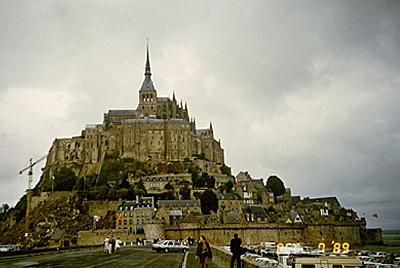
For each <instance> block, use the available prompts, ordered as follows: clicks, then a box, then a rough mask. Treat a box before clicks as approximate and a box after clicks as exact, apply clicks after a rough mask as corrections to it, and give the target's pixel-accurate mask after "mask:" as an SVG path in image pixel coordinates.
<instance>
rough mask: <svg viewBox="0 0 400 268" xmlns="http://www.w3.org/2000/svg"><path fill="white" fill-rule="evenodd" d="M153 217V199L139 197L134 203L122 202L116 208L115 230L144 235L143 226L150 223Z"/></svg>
mask: <svg viewBox="0 0 400 268" xmlns="http://www.w3.org/2000/svg"><path fill="white" fill-rule="evenodd" d="M154 216H155V208H154V198H153V197H141V198H140V199H139V197H138V196H137V199H136V201H123V202H122V203H121V204H120V205H119V206H118V211H117V217H116V218H117V223H116V228H117V229H122V230H127V231H128V233H135V234H144V233H145V232H146V230H145V226H146V224H148V223H152V222H153V220H154Z"/></svg>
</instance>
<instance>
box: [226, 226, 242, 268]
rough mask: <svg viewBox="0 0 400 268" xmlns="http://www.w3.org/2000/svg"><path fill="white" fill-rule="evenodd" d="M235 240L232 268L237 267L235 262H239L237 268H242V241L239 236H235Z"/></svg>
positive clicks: (233, 241) (232, 244)
mask: <svg viewBox="0 0 400 268" xmlns="http://www.w3.org/2000/svg"><path fill="white" fill-rule="evenodd" d="M233 237H234V238H233V239H232V240H231V244H230V249H231V252H232V258H231V265H230V266H229V267H230V268H233V266H234V265H235V260H236V261H237V268H240V255H242V247H241V245H242V240H241V239H240V238H239V236H238V234H234V235H233Z"/></svg>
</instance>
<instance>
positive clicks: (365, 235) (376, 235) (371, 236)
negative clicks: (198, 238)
mask: <svg viewBox="0 0 400 268" xmlns="http://www.w3.org/2000/svg"><path fill="white" fill-rule="evenodd" d="M361 238H362V241H363V243H364V244H371V245H382V244H383V238H382V229H378V228H374V229H361Z"/></svg>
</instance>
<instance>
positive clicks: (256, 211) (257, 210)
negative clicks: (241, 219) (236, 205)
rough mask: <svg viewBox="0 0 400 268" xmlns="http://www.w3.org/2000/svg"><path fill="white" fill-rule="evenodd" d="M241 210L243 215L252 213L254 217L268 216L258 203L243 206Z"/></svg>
mask: <svg viewBox="0 0 400 268" xmlns="http://www.w3.org/2000/svg"><path fill="white" fill-rule="evenodd" d="M242 212H243V214H244V215H246V214H253V215H254V216H255V217H256V218H268V216H267V214H266V213H265V211H264V209H263V208H262V207H261V206H260V205H250V206H243V207H242Z"/></svg>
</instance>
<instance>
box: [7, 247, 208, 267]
mask: <svg viewBox="0 0 400 268" xmlns="http://www.w3.org/2000/svg"><path fill="white" fill-rule="evenodd" d="M183 258H184V254H183V253H168V254H165V253H156V252H154V251H152V250H151V246H145V247H142V246H133V247H131V246H129V247H123V248H122V249H121V251H120V253H119V254H111V255H110V254H107V253H104V252H103V251H102V250H101V249H96V250H82V251H75V252H66V253H54V254H47V255H39V256H19V257H16V258H9V259H0V267H12V268H14V267H71V268H72V267H74V268H76V267H88V268H89V267H91V268H92V267H93V268H98V267H108V268H110V267H138V268H145V267H148V268H150V267H162V268H179V267H180V265H182V262H183ZM186 267H188V268H189V267H191V266H186ZM196 267H197V266H196ZM210 268H211V267H210Z"/></svg>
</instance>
